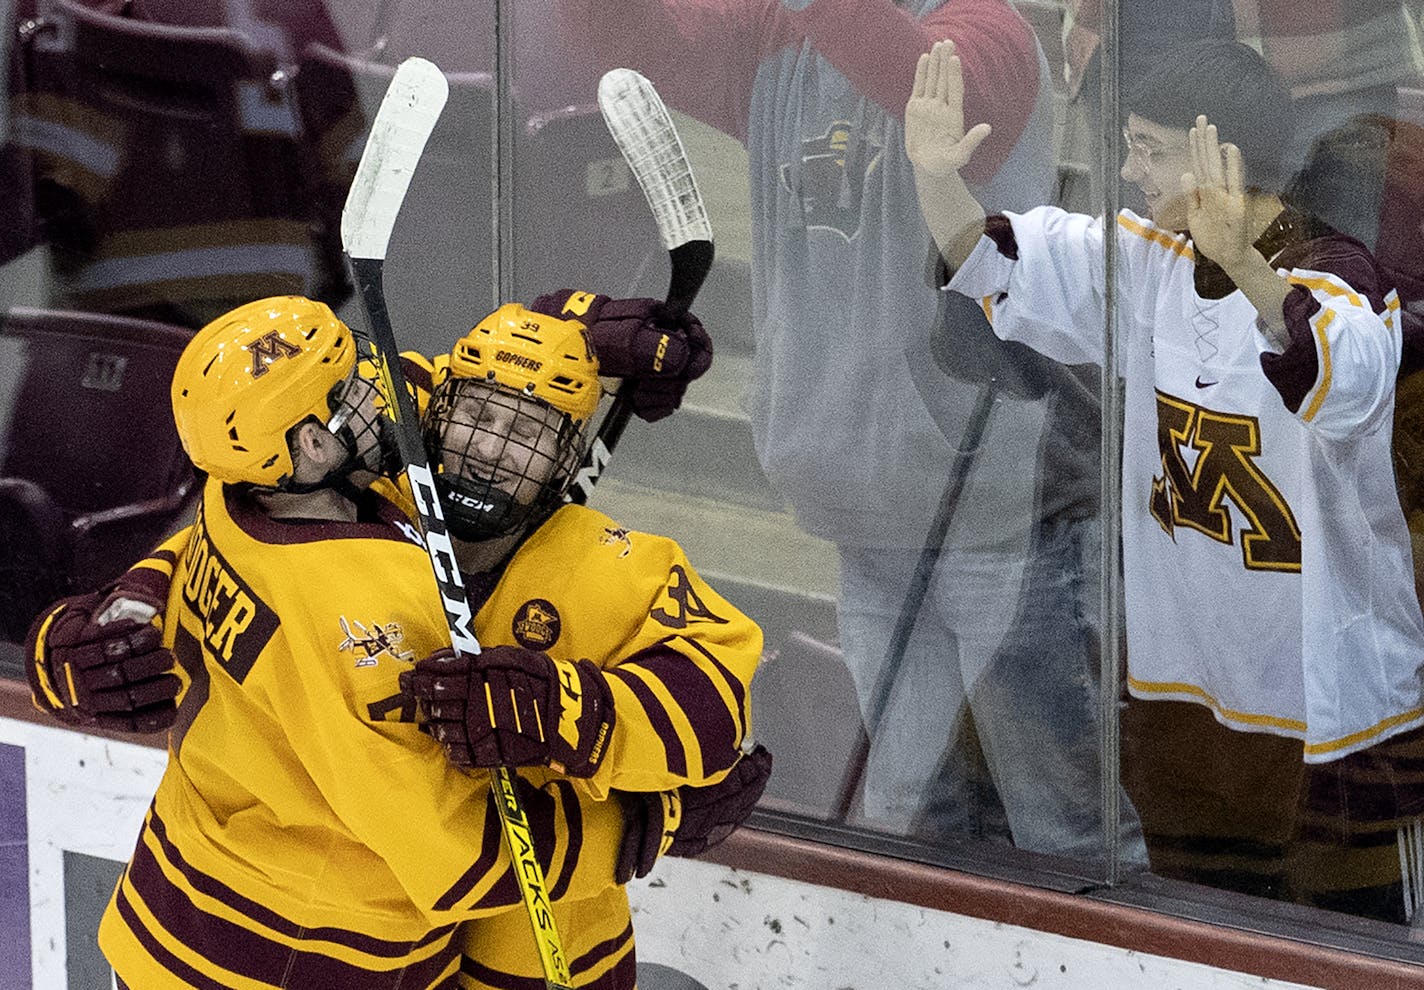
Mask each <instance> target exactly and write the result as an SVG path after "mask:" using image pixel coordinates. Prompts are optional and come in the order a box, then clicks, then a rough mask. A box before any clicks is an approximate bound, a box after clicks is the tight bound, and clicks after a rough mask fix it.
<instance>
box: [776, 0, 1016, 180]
mask: <svg viewBox="0 0 1424 990" xmlns="http://www.w3.org/2000/svg"><path fill="white" fill-rule="evenodd" d="M798 18H799V20H800V21H801V23H802V24H803V25H804V29H805V32H806V35H807V37H809V38H810V39H811V42H812V44H813V45H814V46H815V48H816V50H817V51H818V52H820V53H821V54H822V55H824V56H825V57H826V58H827V59H828V60H829V61H830V62H831V63H832V64H833V65H834V66H835V67H836V68H838V69H839V70H840V71H841V72H842V73H843V74H844V75H845V76H846V78H847V79H849V80H850V81H851V82H852V83H854V84H855V86H856V88H857V89H859V90H860V91H861V92H862V93H864V94H865V95H866V96H867V97H868V98H870V99H871V100H874V101H875V102H876V103H877V104H879V105H880V106H881V107H882V108H883V109H884V110H885V111H886V112H888V113H891V114H894V115H895V116H896V117H903V116H904V113H905V101H906V100H908V99H909V98H910V89H911V86H912V85H913V83H914V80H915V63H916V61H918V60H919V57H920V55H921V53H923V52H927V51H929V50H930V48H931V47H932V46H933V45H934V43H935V42H936V41H939V40H941V39H943V38H949V39H951V40H953V42H954V44H955V47H956V48H957V49H958V51H959V58H960V61H961V63H962V64H963V66H964V118H965V122H966V123H967V124H977V123H980V122H988V123H989V124H990V125H991V126H992V127H993V128H994V132H993V133H992V134H991V135H990V136H989V138H988V140H986V141H985V142H984V144H983V145H981V146H980V148H979V150H978V151H977V152H976V153H975V155H974V159H973V161H971V162H970V163H969V166H968V167H967V168H966V169H965V170H964V177H965V179H967V180H968V181H970V182H983V181H985V180H986V179H988V178H990V177H991V176H992V175H993V174H994V172H995V171H997V170H998V168H999V166H1000V165H1002V164H1003V163H1004V160H1005V159H1006V158H1008V156H1009V153H1010V152H1011V151H1012V150H1013V148H1014V145H1015V144H1017V143H1018V139H1019V135H1021V134H1022V133H1023V130H1024V127H1025V126H1026V125H1027V124H1028V119H1029V116H1030V115H1031V114H1032V112H1033V106H1034V101H1035V100H1037V98H1038V46H1037V42H1036V39H1035V38H1034V34H1033V29H1032V28H1030V27H1029V26H1028V24H1027V22H1025V21H1024V19H1023V18H1022V17H1020V16H1019V15H1018V13H1017V11H1015V10H1014V9H1013V7H1012V6H1011V5H1010V4H1009V3H1008V2H1007V0H948V2H947V3H945V4H944V5H943V6H942V7H940V8H938V9H937V10H934V11H932V12H930V13H929V14H926V15H925V17H924V19H923V20H918V21H917V20H916V19H915V18H914V17H913V16H911V15H910V14H908V13H907V12H906V11H904V10H901V9H900V8H899V7H897V6H896V5H895V4H894V3H893V2H892V0H816V2H814V3H812V4H811V5H810V6H809V7H807V8H806V10H805V11H803V12H802V13H801V14H800V15H798Z"/></svg>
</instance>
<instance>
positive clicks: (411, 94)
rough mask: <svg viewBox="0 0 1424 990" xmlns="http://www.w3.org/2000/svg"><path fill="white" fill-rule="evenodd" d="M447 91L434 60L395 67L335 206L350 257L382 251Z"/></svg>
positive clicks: (410, 60) (411, 60) (409, 61)
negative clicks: (348, 181) (358, 160)
mask: <svg viewBox="0 0 1424 990" xmlns="http://www.w3.org/2000/svg"><path fill="white" fill-rule="evenodd" d="M449 95H450V84H449V83H448V82H447V81H446V79H445V76H444V74H443V73H441V71H440V70H439V68H437V67H436V65H435V63H433V62H430V61H428V60H426V59H423V58H408V59H406V60H405V61H404V62H402V63H401V64H400V66H399V67H397V69H396V74H395V76H394V77H393V78H392V79H391V84H390V87H389V88H388V89H387V90H386V95H385V96H384V97H382V99H381V106H380V109H378V110H377V111H376V119H375V121H373V122H372V124H371V133H370V135H369V136H368V137H367V138H366V148H365V150H364V151H363V152H362V153H361V163H360V164H359V165H358V166H357V167H356V178H355V179H353V180H352V182H351V191H350V192H349V193H347V195H346V205H345V206H344V207H343V208H342V210H341V246H342V247H343V248H344V249H345V250H346V253H347V254H349V255H350V256H351V257H353V258H384V257H385V256H386V245H387V244H388V243H390V239H391V231H392V230H394V229H395V225H396V214H398V213H399V212H400V207H401V202H402V201H403V200H404V199H405V194H406V190H407V189H408V188H409V187H410V180H411V178H412V176H414V175H415V168H416V166H417V165H418V164H419V163H420V156H421V153H422V152H423V151H424V150H425V142H426V141H427V140H428V139H429V138H430V134H431V132H432V131H434V130H435V123H436V121H437V120H439V119H440V111H441V110H442V109H444V107H445V101H446V99H447V98H448V97H449Z"/></svg>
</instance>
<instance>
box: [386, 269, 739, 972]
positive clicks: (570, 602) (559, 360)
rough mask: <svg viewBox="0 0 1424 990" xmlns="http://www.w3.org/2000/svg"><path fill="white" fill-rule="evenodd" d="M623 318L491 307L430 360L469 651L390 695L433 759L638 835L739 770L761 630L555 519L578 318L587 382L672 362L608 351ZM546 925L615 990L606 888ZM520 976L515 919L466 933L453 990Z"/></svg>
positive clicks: (641, 339)
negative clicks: (606, 801)
mask: <svg viewBox="0 0 1424 990" xmlns="http://www.w3.org/2000/svg"><path fill="white" fill-rule="evenodd" d="M622 305H623V304H622V302H621V301H620V302H615V301H611V300H608V299H607V298H606V297H602V296H592V295H589V294H588V293H579V292H563V293H559V294H557V295H554V296H550V297H544V298H542V299H540V300H539V301H537V302H536V303H535V307H534V309H533V310H529V309H525V308H523V307H521V306H517V305H507V306H504V307H502V308H501V309H499V310H497V311H496V312H495V313H493V314H491V315H490V316H489V317H487V318H486V319H485V320H483V321H481V323H480V324H479V325H478V326H476V327H475V328H474V330H472V331H471V332H470V334H469V335H467V336H466V337H465V338H464V339H462V340H461V341H459V343H457V344H456V346H455V347H454V349H453V350H452V352H451V353H450V355H449V357H448V359H447V360H444V361H437V362H436V365H435V367H434V369H433V372H434V373H433V378H432V381H433V384H434V391H433V393H432V395H431V398H430V402H429V405H428V407H427V409H426V412H425V416H424V429H425V442H426V447H427V450H428V452H429V455H430V461H431V465H432V470H433V471H434V472H435V477H436V486H437V490H438V491H439V492H440V495H441V503H442V507H443V510H444V512H445V517H446V524H447V526H448V527H449V530H450V532H451V534H452V535H453V536H454V537H455V540H454V546H455V554H456V559H457V560H458V561H459V564H460V568H461V570H462V571H463V572H464V574H465V580H466V584H467V586H468V588H469V589H470V595H471V604H472V605H473V606H474V607H475V608H476V609H477V615H476V631H477V632H478V634H479V637H480V641H481V643H482V644H483V652H481V653H480V654H479V655H478V656H476V657H466V656H462V657H459V658H455V657H453V655H452V654H451V652H450V651H449V650H448V649H441V650H439V651H436V652H435V654H434V655H433V656H430V657H428V658H427V659H424V660H421V661H420V662H419V663H417V664H416V665H415V667H414V669H413V670H412V671H410V672H409V673H407V674H406V675H405V676H404V677H403V679H402V682H403V684H405V685H406V686H407V688H408V690H409V692H410V695H411V696H412V697H413V698H414V699H415V700H416V701H417V702H418V703H419V706H420V717H421V719H422V722H423V725H424V727H425V728H426V730H427V731H429V732H430V733H431V734H432V735H433V736H434V737H435V738H436V739H438V740H439V741H440V742H441V743H442V744H443V745H444V747H445V750H446V752H447V753H448V755H449V757H450V760H451V762H452V763H454V764H456V765H458V766H462V767H476V768H481V767H495V766H515V767H522V768H527V769H525V770H524V774H525V775H526V776H527V777H528V779H530V780H531V781H532V782H535V783H539V784H543V785H544V786H549V785H550V783H551V782H557V783H558V784H560V785H562V786H564V787H567V788H569V789H570V790H572V791H573V792H575V793H578V794H581V795H589V796H592V797H595V798H599V799H603V798H607V797H609V796H610V795H619V796H620V801H621V802H622V803H623V804H624V805H625V806H626V807H627V808H628V809H629V814H630V818H631V819H633V820H642V819H643V817H644V815H648V816H650V818H651V826H650V827H649V828H648V829H647V830H646V834H648V835H649V836H650V837H653V838H654V839H655V838H656V837H658V836H660V835H661V834H662V827H660V826H659V822H664V823H665V824H666V826H669V827H670V826H671V825H673V824H675V823H676V821H677V815H679V814H680V813H683V812H680V811H679V809H678V808H674V807H670V806H668V805H667V804H666V803H665V802H664V801H663V800H662V798H661V795H662V794H665V793H669V792H674V791H675V790H676V789H678V788H680V787H685V785H693V786H694V787H700V786H702V785H709V784H710V785H715V784H717V783H718V782H720V781H723V780H724V779H725V778H726V777H727V776H728V774H729V773H730V774H734V775H735V774H753V773H755V772H756V771H755V766H756V764H755V762H753V764H752V767H748V766H747V762H748V761H745V760H743V759H742V746H743V744H744V743H746V742H747V740H748V731H749V730H748V727H749V719H750V692H749V685H750V682H751V678H752V674H753V673H754V671H755V669H756V665H757V663H758V661H759V658H760V655H761V632H760V630H759V629H758V628H757V626H756V625H755V624H754V623H753V622H752V621H751V620H750V619H748V618H747V617H746V616H744V615H743V614H742V613H741V612H740V611H738V610H737V609H736V608H735V607H733V606H732V605H731V604H730V603H728V602H727V601H726V600H725V599H723V598H722V597H721V596H720V595H718V594H717V592H716V591H715V590H713V589H712V588H711V587H709V586H708V585H707V584H706V582H704V581H703V580H702V579H701V578H700V577H699V576H698V574H697V572H696V571H695V570H694V569H693V567H692V565H691V563H690V562H689V561H688V559H687V557H686V555H685V554H684V553H683V551H682V549H681V548H680V547H679V546H678V545H677V544H676V543H675V542H673V541H672V540H670V539H666V538H664V537H659V536H655V535H652V534H649V533H641V532H636V531H631V530H628V529H625V528H623V527H621V526H619V525H617V524H616V523H614V521H613V520H611V519H610V518H609V517H607V516H606V515H604V514H603V513H601V512H597V511H595V510H593V509H591V508H587V507H585V506H580V505H572V504H564V501H563V496H564V493H565V491H566V490H567V488H568V486H569V484H570V483H571V482H572V480H573V477H574V472H575V470H576V468H577V466H578V464H579V462H580V460H581V458H582V454H583V449H584V444H585V443H586V437H585V432H584V430H585V427H586V426H587V424H588V422H589V419H590V417H591V416H592V414H593V412H594V410H595V408H596V407H597V405H598V401H599V393H600V389H599V377H598V376H599V370H600V369H599V363H600V361H599V359H595V358H594V356H593V354H592V353H590V351H589V349H588V346H587V344H586V343H585V330H584V325H583V324H584V321H586V322H587V323H588V324H589V331H588V334H589V336H590V337H592V339H593V342H594V350H595V351H596V353H597V354H599V355H602V356H603V357H604V358H606V360H605V361H604V362H603V364H604V369H605V370H610V369H611V370H615V371H617V370H622V369H623V368H626V367H628V366H629V362H632V363H634V364H636V363H637V362H638V361H639V360H640V359H639V357H638V355H639V354H640V353H643V352H646V353H647V354H649V355H652V354H654V353H658V352H661V353H662V354H663V360H664V361H666V362H668V363H670V364H672V365H681V364H682V363H683V362H684V361H686V360H687V359H688V358H687V356H686V354H685V353H684V351H683V347H684V345H683V343H682V342H681V341H680V340H678V339H676V338H673V337H668V336H666V335H661V334H659V333H657V332H652V333H645V334H638V333H635V332H633V333H630V332H624V331H622V330H619V329H614V332H613V333H612V334H611V338H612V339H609V338H610V334H609V328H610V327H613V328H617V327H618V325H619V324H620V323H621V322H622V321H621V320H619V319H618V317H617V316H616V314H617V313H618V312H620V307H621V306H622ZM538 310H543V311H544V312H539V311H538ZM548 313H556V314H558V315H556V316H551V315H547V314H548ZM643 401H644V403H645V404H647V403H652V404H656V401H657V400H656V398H655V397H654V396H652V395H648V394H645V395H644V397H643ZM748 748H750V746H748ZM763 752H764V751H763ZM763 758H764V757H763V756H760V755H759V756H758V757H757V758H756V759H758V760H760V759H763ZM683 793H684V794H688V793H691V794H693V795H699V794H700V793H701V792H700V791H692V792H688V791H687V790H686V789H684V791H683ZM694 800H695V798H694ZM656 844H657V843H656V841H653V842H650V843H649V844H648V845H646V846H644V848H643V853H644V854H645V855H647V856H649V857H651V856H652V855H654V854H655V853H656V849H655V848H654V847H655V846H656ZM632 852H633V851H632V849H631V848H625V864H624V866H623V867H622V869H621V877H620V878H623V879H626V878H627V876H628V875H631V874H633V873H636V874H637V875H641V874H642V873H645V872H646V870H647V867H648V866H650V865H651V859H648V860H646V861H645V862H643V863H640V864H638V865H637V866H636V867H635V866H634V865H633V863H632ZM555 914H556V917H557V918H558V920H559V921H560V925H561V932H565V933H567V934H566V935H565V941H566V943H567V944H566V946H565V948H566V951H567V953H568V955H569V957H570V958H571V959H575V960H578V963H577V964H576V966H575V968H576V970H577V971H576V972H575V974H574V976H575V983H576V984H577V985H579V986H596V987H598V988H600V990H614V988H631V987H632V986H633V985H634V979H635V975H636V974H635V962H634V956H633V930H632V924H631V917H630V914H629V909H628V901H627V896H626V893H625V891H624V889H623V888H622V887H609V888H608V889H606V890H604V891H601V892H600V893H599V894H598V895H597V896H594V897H591V898H580V897H574V896H569V897H565V898H564V899H563V900H562V902H560V903H559V904H556V905H555ZM539 974H540V970H539V963H538V957H537V956H536V955H535V954H534V951H533V944H532V942H531V940H530V938H529V932H528V922H527V920H525V919H522V918H520V917H518V916H516V915H514V914H512V913H511V914H507V915H505V916H502V917H499V918H490V919H486V920H480V921H478V922H475V923H473V924H471V925H470V926H468V928H467V936H466V947H465V961H464V963H463V965H462V986H464V987H467V988H471V990H484V988H491V990H492V988H496V987H510V986H516V985H523V982H524V981H529V980H535V981H537V978H538V976H539Z"/></svg>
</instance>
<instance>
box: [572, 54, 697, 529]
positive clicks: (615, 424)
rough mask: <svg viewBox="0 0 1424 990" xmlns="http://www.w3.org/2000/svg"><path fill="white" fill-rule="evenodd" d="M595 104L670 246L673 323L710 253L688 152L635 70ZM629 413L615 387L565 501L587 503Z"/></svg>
mask: <svg viewBox="0 0 1424 990" xmlns="http://www.w3.org/2000/svg"><path fill="white" fill-rule="evenodd" d="M598 109H599V110H600V111H602V113H603V121H604V123H605V124H607V125H608V133H609V134H611V135H613V141H614V143H615V144H617V145H618V150H619V151H620V152H622V154H623V160H624V161H626V162H627V163H628V168H629V169H631V170H632V172H633V177H634V178H635V179H637V180H638V187H639V188H640V189H642V190H643V195H644V196H645V197H647V200H648V206H649V208H650V209H651V210H652V211H653V219H654V220H656V221H657V224H658V234H659V235H660V236H661V237H662V241H663V247H665V248H667V250H668V260H669V261H670V263H671V268H672V272H671V276H670V277H669V279H668V290H667V310H666V312H667V316H668V318H669V319H672V320H677V319H679V318H681V317H682V316H683V315H684V314H685V313H686V312H687V310H688V308H689V307H690V306H691V305H692V300H693V299H695V298H696V297H697V292H698V290H699V289H701V288H702V283H703V281H704V280H705V279H706V278H707V272H708V271H709V270H710V269H711V267H712V258H713V255H714V250H713V246H712V224H711V223H710V222H709V221H708V219H707V207H706V206H705V205H704V204H703V202H702V192H701V191H700V190H699V189H698V188H697V179H696V177H694V176H693V174H692V165H691V164H690V163H689V162H688V160H687V151H686V149H684V148H683V146H682V138H681V137H679V136H678V133H677V128H676V127H675V126H674V125H673V122H672V115H671V114H670V113H668V108H667V106H666V105H665V104H664V103H663V100H662V97H661V96H659V95H658V91H657V90H656V89H654V88H653V84H652V83H650V82H649V81H648V80H647V79H646V78H644V77H643V76H642V75H641V74H640V73H637V72H635V71H633V70H632V69H610V70H608V71H607V72H605V73H604V74H603V78H602V79H600V80H599V81H598ZM632 414H633V406H632V403H631V402H630V401H629V399H628V397H627V396H626V395H625V394H623V389H621V388H620V389H619V394H618V395H617V396H615V397H614V400H613V406H612V407H611V408H610V409H609V410H608V415H606V416H604V417H603V422H602V423H600V424H599V427H598V432H597V433H596V434H595V435H594V438H593V442H592V443H591V444H589V449H588V453H587V454H586V455H584V462H583V465H582V467H580V469H579V473H578V476H577V477H576V478H575V479H574V483H573V485H572V487H571V488H570V490H569V500H570V501H572V502H577V503H579V504H583V503H585V502H587V501H588V497H589V495H590V494H592V492H593V486H594V485H596V484H597V483H598V478H599V475H601V474H602V473H603V469H604V468H605V467H606V466H607V465H608V460H609V458H610V457H611V456H612V454H613V448H614V447H615V446H616V445H617V443H618V440H619V438H621V437H622V436H623V430H624V428H625V427H627V425H628V420H629V418H630V417H631V416H632Z"/></svg>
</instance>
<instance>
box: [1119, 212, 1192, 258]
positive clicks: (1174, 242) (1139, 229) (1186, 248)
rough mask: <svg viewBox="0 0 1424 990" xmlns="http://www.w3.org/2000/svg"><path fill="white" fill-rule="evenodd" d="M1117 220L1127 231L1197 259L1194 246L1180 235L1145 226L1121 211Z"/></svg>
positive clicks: (1184, 256) (1169, 249)
mask: <svg viewBox="0 0 1424 990" xmlns="http://www.w3.org/2000/svg"><path fill="white" fill-rule="evenodd" d="M1117 222H1118V226H1120V227H1121V228H1122V229H1123V230H1125V231H1127V232H1128V233H1129V234H1136V235H1137V236H1138V237H1141V238H1143V239H1144V240H1148V241H1151V242H1152V243H1153V244H1159V245H1161V246H1162V247H1164V248H1166V249H1167V250H1168V251H1173V252H1175V253H1177V254H1180V255H1181V256H1182V257H1183V258H1186V259H1187V260H1188V261H1193V260H1195V259H1196V252H1194V251H1193V250H1192V246H1191V245H1190V244H1188V243H1187V242H1186V241H1185V240H1183V239H1181V238H1179V237H1173V236H1172V235H1171V234H1169V233H1167V232H1166V231H1164V230H1157V229H1156V228H1154V227H1145V226H1143V225H1142V224H1140V223H1138V222H1137V221H1136V220H1133V219H1131V218H1130V217H1127V216H1125V215H1123V214H1121V213H1119V214H1118V217H1117Z"/></svg>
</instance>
